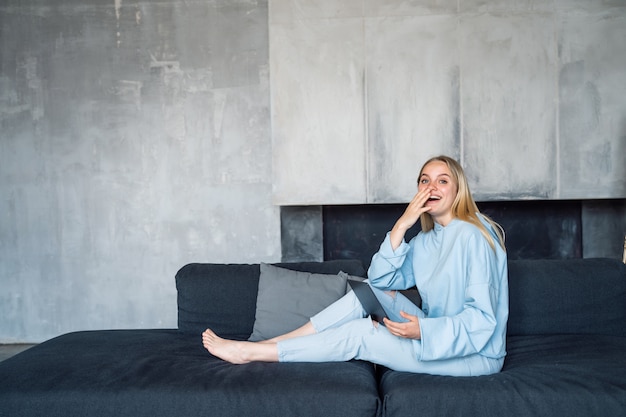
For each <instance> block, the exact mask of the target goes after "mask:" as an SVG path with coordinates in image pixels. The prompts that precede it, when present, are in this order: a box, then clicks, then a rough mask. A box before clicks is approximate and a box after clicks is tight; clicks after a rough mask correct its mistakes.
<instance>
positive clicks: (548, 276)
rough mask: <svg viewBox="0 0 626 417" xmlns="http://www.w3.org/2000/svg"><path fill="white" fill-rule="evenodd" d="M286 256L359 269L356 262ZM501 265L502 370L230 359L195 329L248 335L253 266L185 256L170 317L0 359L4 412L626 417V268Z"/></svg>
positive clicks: (325, 267)
mask: <svg viewBox="0 0 626 417" xmlns="http://www.w3.org/2000/svg"><path fill="white" fill-rule="evenodd" d="M279 265H280V264H279ZM282 266H287V267H289V268H292V269H296V270H305V271H310V272H317V273H329V274H331V273H332V274H334V273H337V272H338V271H339V270H343V271H345V272H348V273H349V274H351V275H357V276H363V275H364V273H365V271H364V270H363V267H362V266H361V264H360V263H359V262H358V261H331V262H324V263H300V264H290V265H284V264H283V265H282ZM509 270H510V272H509V285H510V319H509V330H508V334H509V338H508V349H507V350H508V355H507V358H506V361H505V365H504V369H503V371H502V372H501V373H499V374H497V375H491V376H482V377H468V378H455V377H442V376H432V375H420V374H409V373H402V372H394V371H390V370H387V369H384V368H380V367H378V368H377V367H375V366H373V365H372V364H369V363H366V362H361V361H350V362H346V363H319V364H313V363H299V364H271V363H251V364H247V365H231V364H228V363H225V362H223V361H221V360H219V359H216V358H214V357H212V356H211V355H209V354H208V353H207V352H206V350H204V349H203V347H202V345H201V342H200V333H201V332H202V330H204V328H206V327H211V328H213V329H214V330H216V332H217V333H218V334H221V335H223V336H227V337H232V338H238V339H246V338H247V337H248V336H249V335H250V334H251V332H252V327H253V324H254V318H255V308H256V294H257V289H258V281H259V265H216V264H190V265H187V266H185V267H183V268H181V270H180V271H179V272H178V274H177V276H176V285H177V289H178V308H179V328H178V329H163V330H161V329H150V330H107V331H87V332H77V333H70V334H66V335H62V336H59V337H57V338H54V339H51V340H49V341H46V342H44V343H42V344H40V345H38V346H36V347H33V348H31V349H29V350H27V351H25V352H22V353H20V354H18V355H16V356H14V357H12V358H10V359H8V360H6V361H4V362H1V363H0V416H2V417H5V416H6V417H9V416H10V417H15V416H64V417H65V416H151V417H155V416H181V417H183V416H194V417H196V416H233V417H234V416H237V417H239V416H268V417H269V416H272V417H274V416H324V417H328V416H331V417H332V416H341V417H350V416H484V415H491V416H508V415H511V416H550V417H552V416H567V417H571V416H581V417H582V416H585V417H588V416H602V417H606V416H616V417H617V416H622V417H623V416H625V415H626V266H625V265H624V264H622V263H620V262H619V261H614V260H609V259H586V260H559V261H544V260H529V261H511V262H510V263H509Z"/></svg>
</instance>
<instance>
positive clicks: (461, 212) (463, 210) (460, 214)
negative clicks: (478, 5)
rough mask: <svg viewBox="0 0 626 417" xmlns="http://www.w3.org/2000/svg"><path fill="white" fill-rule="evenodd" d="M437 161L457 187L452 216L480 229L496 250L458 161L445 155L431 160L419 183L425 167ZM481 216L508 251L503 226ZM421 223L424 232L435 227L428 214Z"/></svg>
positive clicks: (499, 242)
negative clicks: (444, 167) (446, 170)
mask: <svg viewBox="0 0 626 417" xmlns="http://www.w3.org/2000/svg"><path fill="white" fill-rule="evenodd" d="M435 161H439V162H443V163H445V164H446V165H447V166H448V169H449V170H450V174H451V176H452V180H453V181H454V182H455V183H456V185H457V193H456V197H455V199H454V202H453V203H452V214H453V215H454V217H456V218H457V219H459V220H464V221H466V222H468V223H471V224H473V225H474V226H476V227H478V229H479V230H480V232H481V233H482V234H483V236H484V237H485V239H487V242H489V245H490V246H491V248H492V249H493V250H495V249H496V244H495V242H494V239H493V236H492V235H491V233H489V231H488V230H487V228H486V227H485V225H484V224H483V222H481V221H480V218H479V217H478V214H479V213H480V210H478V206H477V205H476V202H475V201H474V198H473V197H472V194H471V193H470V189H469V185H468V183H467V177H466V176H465V172H464V171H463V168H462V167H461V165H460V164H459V163H458V162H457V161H456V160H454V159H452V158H450V157H449V156H445V155H440V156H435V157H433V158H430V159H429V160H428V161H426V163H425V164H424V165H423V166H422V169H421V170H420V173H419V176H418V181H419V178H421V176H422V173H423V171H424V167H426V165H428V164H430V163H431V162H435ZM480 215H481V216H482V217H483V218H484V219H485V220H486V221H487V223H489V224H490V225H491V226H492V227H493V230H494V232H495V233H496V236H497V238H498V244H499V245H500V246H501V247H502V249H504V250H506V248H505V247H504V230H503V229H502V226H500V225H499V224H498V223H496V222H495V221H493V220H491V219H490V218H489V217H488V216H485V215H484V214H482V213H480ZM420 223H421V225H422V230H423V231H424V232H428V231H430V230H432V229H433V228H434V227H435V221H434V220H433V218H432V216H431V215H430V214H429V213H428V212H425V213H422V215H421V216H420Z"/></svg>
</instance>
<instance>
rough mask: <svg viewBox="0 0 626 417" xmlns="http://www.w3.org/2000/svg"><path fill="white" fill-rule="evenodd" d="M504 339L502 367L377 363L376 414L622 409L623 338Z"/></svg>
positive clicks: (536, 414) (625, 388) (556, 413)
mask: <svg viewBox="0 0 626 417" xmlns="http://www.w3.org/2000/svg"><path fill="white" fill-rule="evenodd" d="M507 345H508V355H507V357H506V360H505V363H504V368H503V370H502V372H500V373H498V374H495V375H486V376H477V377H449V376H435V375H424V374H410V373H404V372H395V371H388V370H387V371H383V373H382V376H381V379H380V390H381V395H382V396H383V398H384V402H383V410H384V412H383V416H385V417H391V416H402V417H406V416H420V417H429V416H433V417H435V416H494V417H495V416H508V415H514V416H517V417H560V416H562V417H609V416H614V417H618V416H620V417H621V416H624V415H625V414H624V413H625V412H626V378H625V377H624V376H625V375H626V355H624V352H626V338H623V337H615V336H592V335H543V336H541V335H536V336H515V337H510V338H509V340H508V341H507ZM418 399H419V401H418Z"/></svg>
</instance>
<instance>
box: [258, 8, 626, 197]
mask: <svg viewBox="0 0 626 417" xmlns="http://www.w3.org/2000/svg"><path fill="white" fill-rule="evenodd" d="M269 18H270V44H271V46H272V47H271V48H270V77H271V84H272V89H271V93H272V123H273V143H274V147H273V155H274V159H273V165H274V176H275V180H274V201H275V202H276V203H279V204H282V205H301V204H363V203H397V202H406V201H408V200H409V199H410V197H411V196H412V195H413V193H414V192H415V177H416V175H417V170H419V167H420V165H421V163H422V162H423V161H424V160H426V159H427V158H428V157H430V156H433V155H435V154H439V153H445V154H449V155H451V156H453V157H456V158H458V159H460V160H461V162H462V163H463V165H464V166H465V168H466V171H467V173H468V176H469V179H470V182H471V186H472V187H473V191H474V193H475V195H476V197H477V198H478V199H480V200H485V201H489V200H517V199H586V198H624V197H626V101H624V97H625V96H626V71H625V70H624V68H626V42H624V39H626V3H624V2H623V1H621V0H607V1H601V2H599V1H595V0H549V1H513V0H489V1H486V0H462V1H458V0H447V1H446V0H444V1H441V0H421V1H403V0H387V1H373V0H362V1H357V0H353V1H346V2H339V3H338V2H335V1H333V0H318V1H314V2H311V1H306V0H270V17H269Z"/></svg>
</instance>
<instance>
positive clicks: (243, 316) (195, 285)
mask: <svg viewBox="0 0 626 417" xmlns="http://www.w3.org/2000/svg"><path fill="white" fill-rule="evenodd" d="M274 265H276V266H278V267H281V268H287V269H291V270H294V271H304V272H312V273H316V274H337V273H339V271H344V272H346V273H348V274H350V275H353V276H365V270H364V269H363V265H362V263H361V261H359V260H334V261H326V262H299V263H277V264H274ZM259 274H260V267H259V264H230V265H229V264H207V263H193V264H188V265H185V266H183V267H182V268H181V269H180V270H179V271H178V273H177V274H176V288H177V290H178V329H179V330H180V331H183V332H186V333H193V334H198V335H199V334H201V333H202V332H203V331H204V330H205V329H206V328H211V329H212V330H213V331H215V333H217V334H218V335H220V336H224V337H228V338H234V339H240V340H245V339H247V338H248V337H250V334H251V333H252V329H253V326H254V318H255V313H256V298H257V293H258V286H259Z"/></svg>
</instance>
